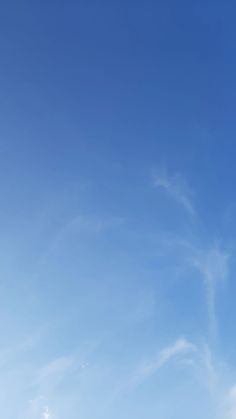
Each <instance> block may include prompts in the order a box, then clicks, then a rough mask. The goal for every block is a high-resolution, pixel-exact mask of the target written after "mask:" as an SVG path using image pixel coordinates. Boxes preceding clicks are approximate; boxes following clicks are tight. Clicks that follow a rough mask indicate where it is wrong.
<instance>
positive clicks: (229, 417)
mask: <svg viewBox="0 0 236 419" xmlns="http://www.w3.org/2000/svg"><path fill="white" fill-rule="evenodd" d="M222 419H236V385H234V386H232V387H231V388H230V389H229V390H228V392H227V394H226V397H225V400H224V403H223V415H222Z"/></svg>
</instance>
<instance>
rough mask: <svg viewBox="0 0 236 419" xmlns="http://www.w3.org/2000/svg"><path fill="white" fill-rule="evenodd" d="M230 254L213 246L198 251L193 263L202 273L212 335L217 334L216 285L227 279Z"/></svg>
mask: <svg viewBox="0 0 236 419" xmlns="http://www.w3.org/2000/svg"><path fill="white" fill-rule="evenodd" d="M228 260H229V255H228V254H227V253H225V252H224V251H222V250H220V248H219V247H218V246H213V247H212V248H211V249H210V250H208V251H205V252H196V254H195V256H194V257H193V265H194V266H195V267H196V268H197V269H198V271H199V272H200V273H201V275H202V278H203V280H204V284H205V289H206V302H207V309H208V316H209V325H210V331H211V334H212V336H216V334H217V316H216V287H217V285H218V283H221V282H223V281H225V280H226V278H227V276H228Z"/></svg>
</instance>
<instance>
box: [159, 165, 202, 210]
mask: <svg viewBox="0 0 236 419" xmlns="http://www.w3.org/2000/svg"><path fill="white" fill-rule="evenodd" d="M152 179H153V186H154V187H155V188H159V189H163V190H164V191H165V192H166V193H167V194H168V195H169V196H170V197H171V198H172V199H173V200H174V201H175V202H176V203H177V204H179V205H180V206H182V207H183V208H184V209H185V210H186V211H187V212H188V213H189V214H190V215H191V216H194V215H196V211H195V208H194V205H193V202H192V192H191V190H190V188H189V186H188V184H187V182H186V180H185V178H184V177H183V176H182V175H181V174H179V173H176V174H174V175H172V176H171V175H169V174H168V173H167V171H166V170H162V171H159V172H154V173H153V176H152Z"/></svg>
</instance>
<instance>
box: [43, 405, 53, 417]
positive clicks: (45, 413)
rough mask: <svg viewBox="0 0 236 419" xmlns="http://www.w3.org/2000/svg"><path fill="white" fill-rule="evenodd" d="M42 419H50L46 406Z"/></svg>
mask: <svg viewBox="0 0 236 419" xmlns="http://www.w3.org/2000/svg"><path fill="white" fill-rule="evenodd" d="M42 419H52V414H51V413H50V411H49V408H48V407H47V406H46V407H45V408H44V411H43V414H42Z"/></svg>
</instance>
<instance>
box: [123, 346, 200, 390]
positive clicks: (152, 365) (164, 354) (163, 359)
mask: <svg viewBox="0 0 236 419" xmlns="http://www.w3.org/2000/svg"><path fill="white" fill-rule="evenodd" d="M195 351H196V346H195V345H193V344H192V343H191V342H189V341H188V340H186V339H184V338H182V339H178V340H177V341H176V342H174V344H173V345H170V346H167V347H166V348H164V349H162V350H161V352H160V353H159V354H158V356H157V357H156V358H154V359H153V360H151V361H149V362H146V363H144V364H143V365H142V366H140V367H139V368H138V369H137V371H135V373H134V374H133V377H132V379H131V383H130V384H131V387H132V386H136V385H138V384H140V383H141V382H142V381H144V380H146V379H148V378H149V377H150V376H152V375H153V374H155V373H156V372H157V371H158V370H159V369H161V368H162V367H164V366H165V364H167V363H168V362H169V361H171V360H172V359H173V358H175V357H178V356H184V355H185V354H188V353H191V352H195Z"/></svg>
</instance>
